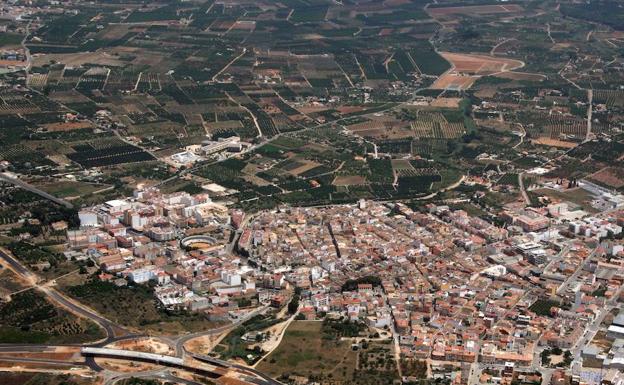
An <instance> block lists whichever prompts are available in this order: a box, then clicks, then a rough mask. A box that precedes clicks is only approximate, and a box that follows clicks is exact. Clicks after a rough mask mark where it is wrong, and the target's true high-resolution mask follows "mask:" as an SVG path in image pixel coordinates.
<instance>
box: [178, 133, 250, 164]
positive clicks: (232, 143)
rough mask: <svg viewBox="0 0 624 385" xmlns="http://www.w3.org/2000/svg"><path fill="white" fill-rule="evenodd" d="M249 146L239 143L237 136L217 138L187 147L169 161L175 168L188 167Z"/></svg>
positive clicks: (248, 144)
mask: <svg viewBox="0 0 624 385" xmlns="http://www.w3.org/2000/svg"><path fill="white" fill-rule="evenodd" d="M250 145H251V144H250V143H247V142H241V140H240V137H238V136H229V137H225V138H219V139H217V140H215V141H210V140H207V141H204V142H203V143H202V144H201V145H192V146H187V147H186V148H185V150H184V151H182V152H178V153H176V154H173V155H171V161H173V163H174V164H175V165H177V166H188V165H192V164H194V163H195V162H197V161H200V160H203V159H206V158H209V157H213V156H216V155H219V154H220V153H224V152H227V153H239V152H241V151H243V150H244V149H246V148H248V147H249V146H250Z"/></svg>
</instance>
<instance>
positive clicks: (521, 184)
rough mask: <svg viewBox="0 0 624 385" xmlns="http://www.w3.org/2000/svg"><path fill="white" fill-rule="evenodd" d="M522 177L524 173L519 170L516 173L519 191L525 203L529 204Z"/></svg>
mask: <svg viewBox="0 0 624 385" xmlns="http://www.w3.org/2000/svg"><path fill="white" fill-rule="evenodd" d="M523 177H524V173H523V172H521V173H519V174H518V185H519V186H520V193H521V194H522V199H524V202H525V203H526V204H527V205H530V204H531V199H529V194H527V192H526V189H525V188H524V181H523V180H522V178H523Z"/></svg>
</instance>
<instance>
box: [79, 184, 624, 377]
mask: <svg viewBox="0 0 624 385" xmlns="http://www.w3.org/2000/svg"><path fill="white" fill-rule="evenodd" d="M552 209H553V207H546V208H543V209H536V210H526V209H515V208H513V207H508V208H507V210H506V212H505V214H504V215H505V218H504V220H505V222H506V225H505V226H502V227H499V226H495V225H494V224H492V223H490V222H488V221H486V220H484V219H481V218H477V217H474V216H471V215H469V214H468V213H467V212H465V211H463V210H457V209H451V208H449V207H448V206H436V205H434V204H428V205H426V206H424V207H422V209H420V210H419V211H414V210H412V209H410V208H409V207H408V206H406V205H404V204H401V203H392V204H386V203H379V202H370V201H360V202H359V203H358V204H353V205H336V206H332V207H324V208H304V207H299V208H296V207H279V208H278V209H276V210H273V211H265V212H260V213H257V214H254V215H253V216H252V217H248V218H245V214H244V213H243V212H242V211H239V210H232V209H228V208H227V207H225V206H223V205H221V204H219V203H215V202H213V201H212V200H211V199H210V198H209V197H208V195H207V194H196V195H191V194H188V193H185V192H179V193H173V194H164V193H162V192H161V191H159V190H158V189H155V188H148V189H143V190H138V191H136V192H135V193H134V195H133V196H132V197H129V198H127V199H118V200H112V201H108V202H106V203H104V204H101V205H97V206H94V207H91V208H88V209H83V210H81V211H80V212H79V218H80V223H81V227H80V229H79V230H71V231H68V233H67V234H68V244H69V246H70V247H71V249H72V250H71V251H68V253H67V255H68V258H76V259H86V258H90V259H92V260H93V261H94V262H96V263H97V264H98V265H99V266H100V267H101V270H102V271H103V273H102V275H101V276H100V279H103V280H110V281H111V282H114V283H115V284H118V285H125V284H128V283H129V282H132V283H134V284H146V283H148V282H151V283H153V287H154V295H155V296H156V298H157V299H158V301H159V302H160V303H161V305H162V306H164V307H167V308H174V309H187V310H191V311H202V312H206V313H207V314H208V315H209V316H210V317H211V318H212V319H216V320H226V319H228V318H229V319H232V317H233V314H235V313H236V311H237V310H238V306H239V304H241V303H245V304H247V305H245V306H248V304H251V306H253V307H255V306H258V305H260V304H264V305H266V306H273V307H282V306H284V305H285V304H287V303H288V301H289V295H288V293H289V292H290V291H289V290H287V289H289V288H290V287H298V288H300V289H301V299H300V301H299V303H300V306H299V314H300V315H301V316H303V317H304V318H305V319H309V320H318V319H323V318H324V317H326V316H330V317H342V318H343V319H347V320H349V321H351V322H357V323H362V324H365V325H367V326H368V327H369V328H370V329H371V330H373V331H374V330H377V331H378V332H379V333H380V334H381V333H385V334H386V335H389V334H391V335H392V336H393V341H394V344H395V348H396V349H397V350H398V351H400V354H401V356H402V357H404V358H407V359H419V360H423V359H426V360H430V362H436V363H444V362H450V363H455V364H458V363H463V364H465V365H467V367H468V368H469V367H471V366H472V365H473V364H475V363H476V364H478V365H484V366H486V367H487V366H491V365H494V366H501V367H502V366H505V365H511V367H514V368H520V369H522V370H525V371H527V373H529V372H531V371H535V370H539V369H540V365H541V363H540V360H539V353H540V352H541V351H542V350H544V349H547V348H560V349H564V350H569V351H573V352H578V356H579V357H575V359H578V360H582V359H585V358H586V359H590V358H591V359H593V360H596V359H600V358H602V359H603V362H604V364H605V367H607V368H619V366H618V365H620V364H621V362H622V357H624V343H622V341H623V340H622V338H624V323H622V319H621V318H622V315H620V316H618V317H617V318H616V320H614V321H613V324H612V325H611V326H610V327H609V328H608V330H606V329H605V331H604V332H605V333H604V338H606V339H607V340H608V341H609V343H610V347H609V350H607V351H604V349H603V350H600V349H593V350H592V346H594V345H595V344H598V343H597V342H596V341H594V340H593V339H592V337H593V336H592V335H590V336H589V337H588V333H593V334H595V333H596V331H597V330H598V329H599V325H600V324H601V323H602V322H603V321H604V319H605V317H606V316H607V315H608V312H612V311H613V309H615V308H616V307H617V305H618V303H619V302H618V300H621V299H622V287H623V285H622V283H623V282H624V241H623V240H622V239H621V237H619V235H620V234H621V232H622V225H623V224H624V223H623V222H624V212H623V211H609V212H605V213H602V214H596V215H593V216H592V215H589V214H588V215H586V216H584V217H582V218H580V219H578V220H575V221H565V222H562V221H559V222H555V223H554V224H553V221H552V220H551V215H550V214H549V213H548V211H549V210H552ZM544 223H545V224H546V226H544ZM232 239H233V240H234V241H232ZM234 247H236V251H237V253H233V251H234ZM242 299H244V301H241V300H242ZM597 325H598V326H597ZM600 336H601V337H600V338H603V335H602V334H601V335H600ZM584 339H586V340H587V341H586V343H582V344H581V343H580V342H579V341H584ZM585 345H587V346H585ZM598 345H599V346H603V345H601V344H598ZM581 351H582V354H581ZM462 370H464V369H462ZM513 373H517V372H516V371H513ZM461 377H462V378H465V377H466V375H464V374H462V376H461ZM512 377H513V376H512Z"/></svg>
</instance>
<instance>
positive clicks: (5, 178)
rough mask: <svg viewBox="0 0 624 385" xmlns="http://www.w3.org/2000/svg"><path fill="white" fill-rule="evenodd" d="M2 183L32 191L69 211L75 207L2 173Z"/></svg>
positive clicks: (0, 175)
mask: <svg viewBox="0 0 624 385" xmlns="http://www.w3.org/2000/svg"><path fill="white" fill-rule="evenodd" d="M0 181H3V182H7V183H11V184H12V185H15V186H17V187H20V188H23V189H24V190H27V191H30V192H32V193H34V194H37V195H39V196H41V197H43V198H45V199H48V200H50V201H52V202H54V203H56V204H59V205H61V206H65V207H67V208H69V209H71V208H73V207H74V205H72V204H71V203H69V202H67V201H66V200H63V199H60V198H57V197H55V196H54V195H52V194H48V193H47V192H45V191H43V190H40V189H38V188H37V187H35V186H33V185H31V184H29V183H26V182H24V181H22V180H20V179H17V178H13V177H11V176H9V175H7V174H6V173H0Z"/></svg>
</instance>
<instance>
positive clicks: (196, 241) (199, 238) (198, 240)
mask: <svg viewBox="0 0 624 385" xmlns="http://www.w3.org/2000/svg"><path fill="white" fill-rule="evenodd" d="M216 243H217V240H216V239H215V238H213V237H211V236H208V235H191V236H190V237H186V238H183V239H182V240H181V241H180V246H182V247H184V248H186V249H205V248H208V247H211V246H214V245H215V244H216Z"/></svg>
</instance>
